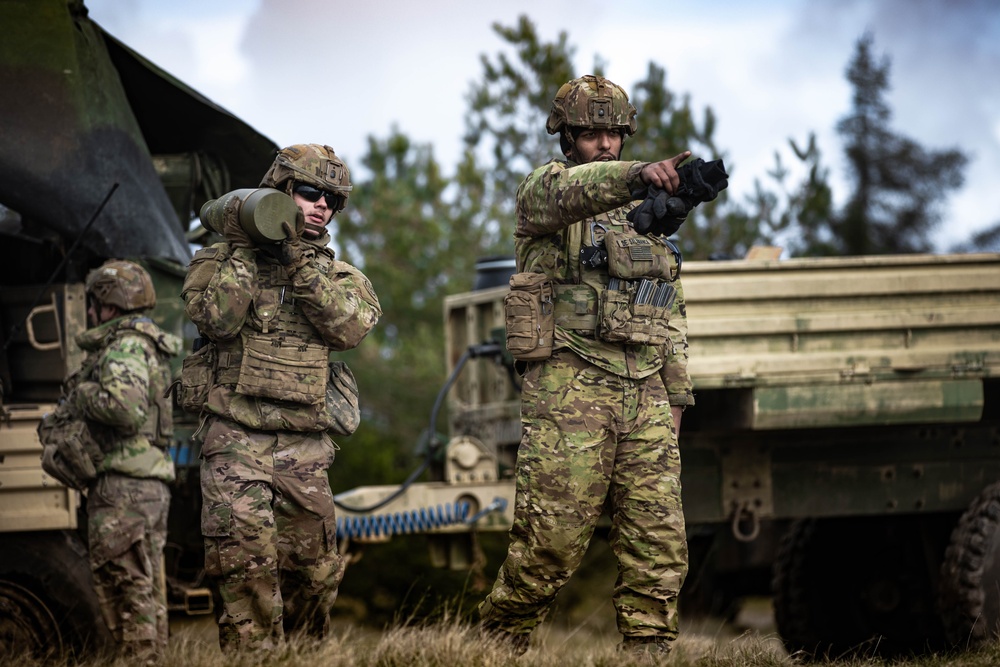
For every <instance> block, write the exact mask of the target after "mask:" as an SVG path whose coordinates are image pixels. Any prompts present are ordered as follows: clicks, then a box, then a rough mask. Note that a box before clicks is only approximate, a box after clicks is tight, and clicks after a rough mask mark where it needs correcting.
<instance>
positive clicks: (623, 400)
mask: <svg viewBox="0 0 1000 667" xmlns="http://www.w3.org/2000/svg"><path fill="white" fill-rule="evenodd" d="M522 397H523V398H522V402H521V415H522V421H523V437H522V440H521V445H520V448H519V449H518V453H517V473H516V482H517V493H516V497H515V506H514V524H513V527H512V528H511V531H510V537H511V544H510V548H509V550H508V553H507V558H506V560H505V561H504V563H503V565H502V566H501V568H500V573H499V576H498V578H497V581H496V583H495V584H494V586H493V590H492V592H491V593H490V594H489V596H488V597H487V598H486V600H485V601H484V602H483V603H482V604H481V605H480V607H479V611H480V614H481V618H482V621H483V623H484V625H486V626H487V627H490V628H493V629H496V630H499V631H502V632H505V633H510V634H514V635H519V634H525V633H529V632H531V631H532V630H533V629H534V628H535V627H536V626H537V625H538V624H539V623H540V622H541V621H542V620H543V619H544V617H545V615H546V613H547V611H548V609H549V607H550V606H551V605H552V602H553V601H554V599H555V596H556V593H558V592H559V589H560V588H561V587H562V586H563V584H565V583H566V581H567V580H568V579H569V577H570V576H571V575H572V574H573V572H574V571H575V570H576V568H577V567H578V566H579V564H580V561H581V559H582V558H583V555H584V553H585V552H586V550H587V546H588V544H589V543H590V539H591V537H592V536H593V533H594V528H595V526H596V525H597V521H598V519H599V518H600V516H601V513H602V511H603V509H604V507H605V502H606V501H609V502H610V508H611V517H612V526H611V533H610V536H609V540H610V543H611V547H612V549H613V551H614V553H615V554H616V556H617V557H618V562H619V577H618V581H617V583H616V585H615V591H614V598H613V599H614V604H615V608H616V610H617V616H618V630H619V631H620V632H621V633H622V634H623V635H625V636H627V637H640V636H659V637H665V638H673V637H676V636H677V631H678V619H677V596H678V594H679V592H680V589H681V584H682V583H683V582H684V577H685V574H686V571H687V542H686V538H685V533H684V515H683V513H682V512H681V485H680V454H679V450H678V448H677V440H676V438H675V437H674V434H673V421H672V419H671V417H670V410H669V409H668V403H667V394H666V390H665V389H664V387H663V383H662V382H661V380H660V377H659V375H656V374H654V375H651V376H649V377H647V378H643V379H640V380H633V379H629V378H623V377H620V376H617V375H614V374H613V373H608V372H606V371H604V370H602V369H600V368H597V367H596V366H594V365H593V364H590V363H588V362H587V361H586V360H584V359H581V358H580V357H579V356H577V355H575V354H574V353H572V352H570V351H569V350H561V351H558V352H556V353H555V354H554V355H553V356H552V357H551V358H550V359H548V360H547V361H544V362H533V363H531V364H529V366H528V370H527V372H526V373H525V375H524V383H523V387H522Z"/></svg>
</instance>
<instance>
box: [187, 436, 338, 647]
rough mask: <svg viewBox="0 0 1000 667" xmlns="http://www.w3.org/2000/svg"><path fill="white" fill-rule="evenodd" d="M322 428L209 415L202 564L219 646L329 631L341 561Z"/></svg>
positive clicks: (330, 445) (331, 450)
mask: <svg viewBox="0 0 1000 667" xmlns="http://www.w3.org/2000/svg"><path fill="white" fill-rule="evenodd" d="M335 450H336V445H335V444H334V442H333V441H332V440H331V439H330V437H329V436H328V435H327V434H326V433H323V432H321V433H291V432H263V431H254V430H251V429H248V428H246V427H243V426H241V425H239V424H236V423H234V422H230V421H227V420H224V419H221V418H218V417H210V418H209V425H208V430H207V432H206V435H205V443H204V445H203V447H202V457H203V462H202V469H201V487H202V496H203V504H202V533H203V534H204V536H205V569H206V571H207V573H208V574H209V575H210V576H211V577H213V578H214V579H215V580H216V581H217V583H218V586H219V592H220V594H221V597H222V606H221V608H220V609H218V610H217V612H218V617H217V620H218V623H219V643H220V645H221V646H222V648H223V650H224V651H234V650H237V649H240V650H248V649H271V648H275V647H276V646H278V645H279V644H280V643H281V642H282V640H283V637H284V633H285V632H288V631H294V630H301V631H304V632H306V633H308V634H310V635H312V636H317V637H321V636H323V635H324V634H325V632H326V630H327V627H328V623H329V616H330V610H331V608H332V607H333V603H334V601H335V600H336V598H337V587H338V586H339V585H340V580H341V578H342V577H343V574H344V566H343V563H342V561H341V558H340V556H339V554H338V552H337V544H336V532H337V526H336V518H335V510H334V504H333V494H332V492H331V491H330V483H329V480H328V478H327V469H328V468H329V467H330V465H331V464H332V463H333V460H334V455H335Z"/></svg>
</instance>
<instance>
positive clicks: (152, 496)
mask: <svg viewBox="0 0 1000 667" xmlns="http://www.w3.org/2000/svg"><path fill="white" fill-rule="evenodd" d="M169 509H170V490H169V489H168V488H167V485H166V484H164V483H163V482H162V481H160V480H157V479H137V478H134V477H128V476H125V475H119V474H116V473H109V474H105V475H102V476H101V477H99V478H98V479H97V480H96V481H95V482H94V483H93V484H92V485H91V487H90V491H89V493H88V494H87V517H88V519H87V520H88V528H87V529H88V538H89V541H90V566H91V569H92V570H93V573H94V589H95V591H96V592H97V598H98V600H99V601H100V604H101V612H102V614H103V616H104V620H105V622H106V623H107V625H108V629H109V630H110V631H111V634H112V636H113V637H114V638H115V640H116V641H117V642H118V646H119V650H120V653H121V654H122V655H123V656H125V657H127V658H138V659H142V660H155V659H157V658H159V657H162V656H163V651H164V650H165V649H166V646H167V639H168V637H169V631H168V618H167V592H166V583H165V578H164V572H163V546H164V544H165V543H166V540H167V513H168V511H169Z"/></svg>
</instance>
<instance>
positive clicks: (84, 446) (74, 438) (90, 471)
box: [38, 401, 104, 491]
mask: <svg viewBox="0 0 1000 667" xmlns="http://www.w3.org/2000/svg"><path fill="white" fill-rule="evenodd" d="M38 439H39V441H41V443H42V469H43V470H44V471H45V472H46V473H48V474H49V475H51V476H52V477H54V478H56V479H57V480H59V481H60V482H62V483H63V484H65V485H66V486H68V487H70V488H72V489H76V490H77V491H82V490H84V489H86V488H87V487H88V486H89V484H90V482H92V481H94V480H95V479H96V478H97V471H98V469H99V468H100V467H101V464H102V463H104V452H103V450H102V449H101V446H100V445H99V444H98V443H97V441H96V440H94V437H93V435H92V434H91V432H90V428H89V427H88V426H87V422H86V421H84V420H83V419H81V418H79V417H77V416H75V415H74V414H73V412H72V410H71V409H70V407H69V404H68V403H67V402H66V401H63V402H62V403H60V404H59V405H58V406H57V407H56V409H55V410H54V411H53V412H50V413H49V414H47V415H45V416H44V417H42V421H41V423H39V424H38Z"/></svg>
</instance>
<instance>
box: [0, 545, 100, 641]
mask: <svg viewBox="0 0 1000 667" xmlns="http://www.w3.org/2000/svg"><path fill="white" fill-rule="evenodd" d="M0 612H2V616H0V617H2V618H3V620H2V621H0V653H3V652H6V653H7V654H8V655H16V654H19V653H25V652H28V653H33V654H35V655H46V654H49V655H57V656H58V655H64V654H66V653H72V654H74V655H77V656H84V655H93V654H95V653H98V652H102V651H105V650H110V649H111V648H112V647H113V645H114V640H113V638H112V636H111V633H110V632H109V631H108V628H107V625H105V623H104V617H103V616H102V615H101V608H100V605H99V604H98V602H97V595H96V594H95V592H94V587H93V583H92V579H91V572H90V561H89V560H88V558H87V549H86V547H85V546H84V544H83V541H82V540H81V539H80V537H79V536H78V535H77V534H76V533H75V532H73V531H68V530H62V531H40V532H35V533H18V534H11V533H7V534H5V535H3V536H2V538H0ZM8 613H9V615H8Z"/></svg>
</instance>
